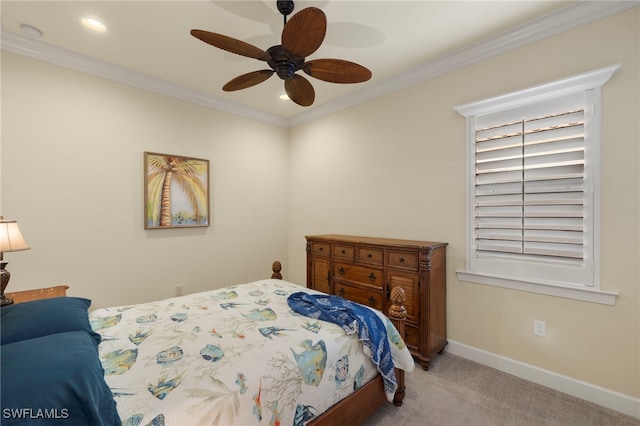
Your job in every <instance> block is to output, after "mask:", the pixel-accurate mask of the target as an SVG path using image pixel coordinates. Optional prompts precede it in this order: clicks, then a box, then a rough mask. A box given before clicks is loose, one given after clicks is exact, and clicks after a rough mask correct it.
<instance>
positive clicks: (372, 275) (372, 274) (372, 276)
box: [369, 272, 376, 281]
mask: <svg viewBox="0 0 640 426" xmlns="http://www.w3.org/2000/svg"><path fill="white" fill-rule="evenodd" d="M375 280H376V274H374V273H373V272H372V273H370V274H369V281H375Z"/></svg>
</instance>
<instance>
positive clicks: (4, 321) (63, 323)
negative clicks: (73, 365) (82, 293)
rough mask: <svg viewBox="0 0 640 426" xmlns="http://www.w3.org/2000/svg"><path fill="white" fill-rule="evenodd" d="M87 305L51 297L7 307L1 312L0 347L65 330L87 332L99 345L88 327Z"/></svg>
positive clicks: (81, 300)
mask: <svg viewBox="0 0 640 426" xmlns="http://www.w3.org/2000/svg"><path fill="white" fill-rule="evenodd" d="M90 305H91V300H89V299H83V298H80V297H54V298H51V299H40V300H33V301H31V302H24V303H17V304H15V305H9V306H6V307H4V308H2V309H0V344H2V345H5V344H7V343H13V342H19V341H22V340H26V339H33V338H34V337H41V336H48V335H49V334H55V333H64V332H67V331H86V332H87V333H89V334H90V335H91V336H92V337H93V339H94V340H95V342H96V344H98V343H100V340H101V337H100V335H99V334H98V333H96V332H94V331H93V330H92V329H91V324H89V314H88V312H87V309H89V306H90Z"/></svg>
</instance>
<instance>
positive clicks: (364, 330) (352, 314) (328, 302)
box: [287, 292, 398, 399]
mask: <svg viewBox="0 0 640 426" xmlns="http://www.w3.org/2000/svg"><path fill="white" fill-rule="evenodd" d="M287 303H288V304H289V306H290V307H291V309H293V311H294V312H297V313H299V314H302V315H304V316H307V317H311V318H315V319H321V320H323V321H329V322H332V323H334V324H338V325H339V326H340V327H342V329H343V330H344V331H345V333H346V334H354V333H357V334H358V340H360V341H361V342H362V343H363V344H364V345H365V346H366V347H367V348H368V349H369V352H370V355H369V356H370V357H371V361H373V363H374V364H375V365H376V367H377V369H378V371H379V372H380V374H381V375H382V379H383V382H384V390H385V393H386V394H387V398H389V397H391V399H393V395H394V394H395V392H396V389H397V388H398V384H397V381H396V374H395V371H394V366H393V359H392V357H391V347H390V345H389V339H388V338H387V330H386V328H385V325H384V323H383V322H382V320H381V319H380V318H379V317H378V316H377V315H376V314H375V312H372V311H371V310H370V309H369V308H367V307H365V306H362V305H360V304H358V303H354V302H350V301H348V300H345V299H343V298H342V297H338V296H330V295H324V294H318V295H315V294H308V293H304V292H297V293H293V294H291V295H290V296H289V297H288V299H287Z"/></svg>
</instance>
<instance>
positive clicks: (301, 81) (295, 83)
mask: <svg viewBox="0 0 640 426" xmlns="http://www.w3.org/2000/svg"><path fill="white" fill-rule="evenodd" d="M284 90H285V91H286V92H287V95H288V96H289V98H290V99H291V100H292V101H293V102H295V103H297V104H298V105H300V106H309V105H311V104H313V101H314V100H315V98H316V92H315V91H314V90H313V86H312V85H311V83H309V80H307V79H306V78H304V77H303V76H301V75H298V74H294V75H293V77H291V78H290V79H289V80H285V81H284Z"/></svg>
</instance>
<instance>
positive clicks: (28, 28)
mask: <svg viewBox="0 0 640 426" xmlns="http://www.w3.org/2000/svg"><path fill="white" fill-rule="evenodd" d="M20 31H22V34H24V35H26V36H29V37H31V38H40V37H42V31H40V29H38V28H36V27H34V26H33V25H29V24H20Z"/></svg>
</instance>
